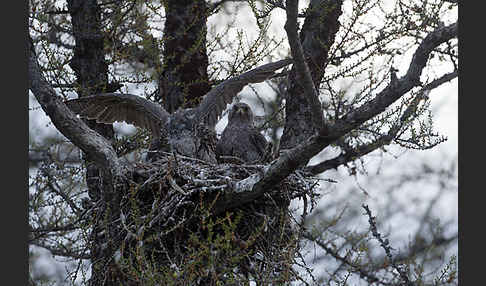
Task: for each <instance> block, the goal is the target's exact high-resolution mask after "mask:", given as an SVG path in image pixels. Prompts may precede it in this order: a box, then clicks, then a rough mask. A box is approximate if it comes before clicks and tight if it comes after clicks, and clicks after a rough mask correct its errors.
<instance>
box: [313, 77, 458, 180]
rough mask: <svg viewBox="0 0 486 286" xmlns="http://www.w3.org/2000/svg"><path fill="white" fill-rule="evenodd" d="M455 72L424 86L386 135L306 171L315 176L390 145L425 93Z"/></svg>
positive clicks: (445, 80) (447, 79)
mask: <svg viewBox="0 0 486 286" xmlns="http://www.w3.org/2000/svg"><path fill="white" fill-rule="evenodd" d="M457 74H458V73H457V71H454V72H451V73H448V74H445V75H443V76H442V77H440V78H438V79H435V80H433V81H432V82H431V83H429V84H427V85H425V86H424V87H423V88H422V90H421V91H420V94H419V95H417V96H416V97H415V98H414V99H413V100H412V102H411V103H410V105H409V106H408V107H407V108H406V109H405V111H404V112H403V113H402V116H401V117H400V120H399V121H398V122H396V123H395V124H394V125H393V126H392V128H390V130H389V131H388V132H387V134H384V135H381V136H380V137H378V139H377V140H375V141H374V142H372V143H369V144H362V145H360V146H357V147H355V148H353V149H352V150H348V151H346V152H345V153H343V154H340V155H338V156H336V157H334V158H332V159H329V160H326V161H323V162H321V163H319V164H316V165H312V166H308V167H306V171H309V172H310V173H312V174H314V175H316V174H319V173H322V172H325V171H327V170H329V169H336V168H337V167H338V166H340V165H343V164H346V163H348V162H350V161H353V160H355V159H356V158H359V157H362V156H364V155H366V154H369V153H371V152H373V151H375V150H377V149H379V148H380V147H382V146H384V145H388V144H390V143H391V142H392V141H393V140H394V139H395V138H396V137H397V135H398V132H399V131H400V130H401V129H402V127H403V125H404V123H405V122H407V121H408V120H409V119H410V117H411V116H412V115H413V114H414V111H415V110H416V108H417V106H418V104H419V103H420V101H422V100H423V99H425V98H426V97H425V96H424V94H425V93H427V92H428V91H430V90H432V89H434V88H436V87H438V86H439V85H441V84H443V83H445V82H448V81H450V80H452V79H454V78H456V77H457Z"/></svg>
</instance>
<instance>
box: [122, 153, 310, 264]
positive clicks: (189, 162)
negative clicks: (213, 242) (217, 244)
mask: <svg viewBox="0 0 486 286" xmlns="http://www.w3.org/2000/svg"><path fill="white" fill-rule="evenodd" d="M264 168H265V165H258V164H257V165H245V164H235V163H224V164H210V163H207V162H204V161H201V160H198V159H194V158H189V157H184V156H180V155H174V154H167V156H164V157H162V158H161V159H159V160H158V161H155V162H150V163H149V162H144V163H136V164H135V165H133V170H134V171H133V173H132V180H131V183H130V186H129V187H128V188H127V192H126V193H125V194H123V198H122V208H121V210H122V213H123V215H122V217H124V221H123V228H124V229H125V231H126V237H125V241H126V242H127V241H128V240H131V241H132V242H137V241H138V242H139V243H140V241H143V243H144V244H145V245H147V243H148V244H151V245H152V246H154V247H155V248H156V249H159V255H158V256H159V257H160V259H162V260H164V261H165V262H169V261H170V263H172V264H173V263H174V261H176V260H177V257H179V258H181V259H182V257H183V255H181V254H183V253H184V252H185V251H186V250H187V249H188V244H189V242H188V241H189V239H190V237H191V236H192V237H194V236H193V235H194V234H196V235H197V236H198V237H199V238H200V239H201V240H204V239H205V238H207V237H208V236H210V235H213V237H214V234H216V235H222V236H225V237H229V239H230V240H231V243H233V244H234V246H235V247H236V248H237V249H239V250H241V251H246V254H249V253H251V254H252V257H255V255H254V254H256V253H259V255H258V257H259V261H260V262H261V261H265V257H271V258H272V259H271V260H278V253H282V255H283V253H284V251H283V250H284V249H287V248H289V247H293V248H295V247H296V243H295V242H296V241H298V240H296V238H297V236H299V234H298V232H299V227H298V224H296V223H295V221H296V220H295V219H294V214H293V212H292V211H291V210H290V207H289V206H290V202H291V201H292V200H293V199H295V198H300V199H302V200H303V201H304V210H303V214H304V215H305V214H306V213H308V212H310V211H311V208H313V206H314V202H315V199H316V197H317V194H316V193H315V192H314V189H315V188H314V187H315V185H316V180H315V179H313V178H311V177H305V176H304V175H302V174H301V173H299V172H294V173H293V174H291V175H290V176H288V177H287V178H286V179H285V180H283V181H282V182H280V183H279V184H278V185H276V186H275V187H274V188H273V189H271V190H268V191H266V192H265V194H264V195H263V196H261V197H259V198H257V199H255V200H253V201H251V202H249V203H245V204H240V205H238V206H237V207H235V208H232V209H224V211H220V212H219V213H216V214H215V208H214V206H216V205H217V203H218V200H220V199H221V198H223V197H224V198H228V196H231V193H232V190H233V188H232V186H234V184H235V183H236V182H238V181H240V180H242V179H245V178H247V177H249V176H251V175H253V174H255V173H259V172H263V170H264ZM230 198H231V197H230ZM228 229H231V233H230V235H229V234H228ZM141 233H143V235H140V234H141ZM130 237H131V238H130ZM154 247H151V248H150V249H154ZM151 255H152V256H153V255H154V254H153V253H152V254H151ZM167 260H169V261H167ZM267 260H268V259H267ZM267 262H268V261H267ZM267 262H265V263H267ZM252 263H253V262H252ZM176 264H177V263H176Z"/></svg>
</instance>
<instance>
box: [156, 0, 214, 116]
mask: <svg viewBox="0 0 486 286" xmlns="http://www.w3.org/2000/svg"><path fill="white" fill-rule="evenodd" d="M207 11H208V8H207V4H206V1H205V0H195V1H194V0H169V1H166V5H165V14H166V20H165V26H164V37H163V41H164V50H163V71H162V74H161V76H160V79H159V98H158V100H159V101H162V103H163V106H164V108H165V110H167V112H169V113H173V112H174V111H176V110H177V109H178V108H179V107H183V108H187V107H194V106H196V105H197V104H198V103H199V102H200V99H201V98H202V96H203V95H204V94H206V93H207V92H208V91H209V89H210V85H209V79H208V73H207V68H208V55H207V52H206V34H207V27H206V21H207Z"/></svg>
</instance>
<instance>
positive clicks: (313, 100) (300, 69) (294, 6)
mask: <svg viewBox="0 0 486 286" xmlns="http://www.w3.org/2000/svg"><path fill="white" fill-rule="evenodd" d="M298 6H299V1H298V0H287V2H286V11H287V21H286V22H285V26H284V28H285V31H286V32H287V37H288V40H289V45H290V50H291V54H292V58H293V59H294V67H295V71H296V74H297V77H296V79H297V82H301V83H302V88H303V91H304V96H305V97H306V98H307V101H308V102H309V105H310V106H309V107H310V110H311V112H312V117H311V118H312V120H313V124H314V126H313V127H314V128H316V129H318V128H320V127H321V126H325V125H324V116H323V115H322V108H321V103H320V101H319V94H318V93H317V90H316V88H315V86H314V82H313V81H312V77H311V74H310V70H309V67H308V66H307V63H306V61H305V58H304V51H303V49H302V45H301V44H300V41H299V35H298V33H297V25H298V23H297V12H298V11H297V10H298Z"/></svg>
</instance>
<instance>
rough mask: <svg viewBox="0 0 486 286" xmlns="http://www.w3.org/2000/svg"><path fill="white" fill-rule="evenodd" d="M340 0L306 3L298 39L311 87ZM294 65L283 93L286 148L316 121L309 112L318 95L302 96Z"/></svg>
mask: <svg viewBox="0 0 486 286" xmlns="http://www.w3.org/2000/svg"><path fill="white" fill-rule="evenodd" d="M342 3H343V1H342V0H329V1H324V0H313V1H311V2H310V4H309V8H308V10H307V13H308V14H307V16H306V18H305V20H304V24H303V26H302V30H301V31H300V41H301V44H302V49H303V53H304V57H305V58H306V62H307V66H308V69H309V72H310V74H311V77H312V81H313V83H314V86H315V88H316V89H317V90H318V89H319V85H320V83H321V80H322V78H323V76H324V67H325V65H326V63H327V60H328V53H329V48H330V47H331V46H332V44H333V43H334V38H335V36H336V33H337V31H338V29H339V22H338V18H339V16H340V15H341V14H342V10H341V7H342ZM296 69H297V66H295V65H294V67H293V68H292V69H291V71H290V74H289V79H288V85H289V86H288V90H287V93H286V96H285V101H286V104H285V114H286V118H285V127H284V130H283V134H282V138H281V142H280V148H282V149H290V148H293V147H295V146H297V145H298V144H299V143H300V142H302V141H303V140H305V139H307V138H309V137H310V136H312V135H313V134H314V133H315V132H316V131H317V128H316V127H315V126H314V125H313V124H309V123H310V122H316V120H315V116H314V113H315V112H313V108H314V107H315V104H312V103H313V102H315V101H316V100H317V101H318V98H309V97H308V96H306V94H305V91H304V87H303V85H302V84H301V81H300V80H299V77H300V76H299V73H298V71H297V70H296Z"/></svg>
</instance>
